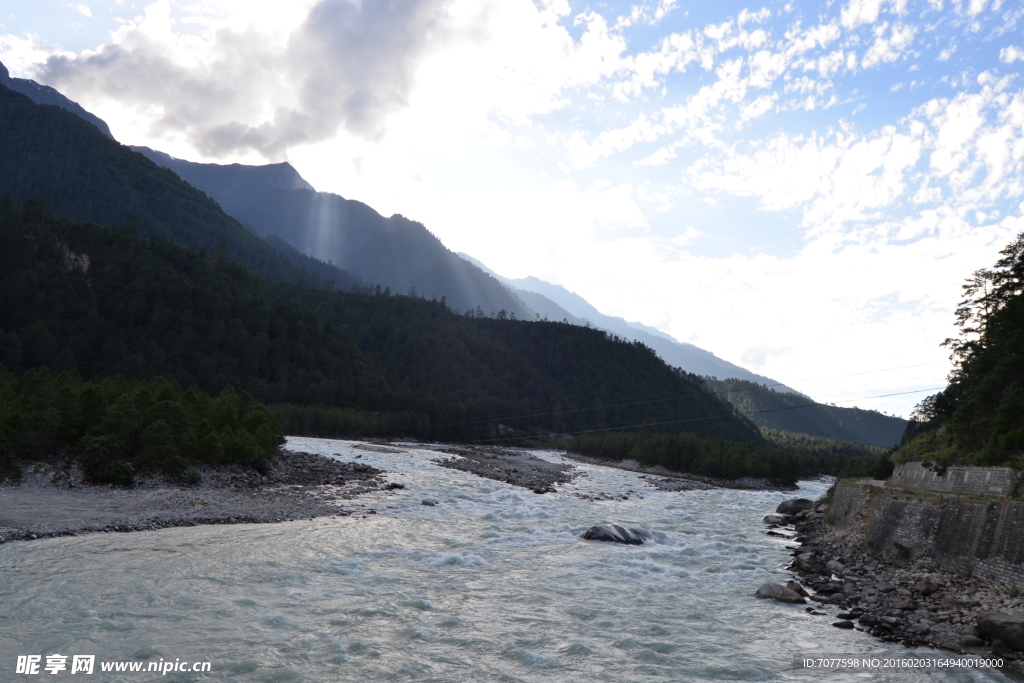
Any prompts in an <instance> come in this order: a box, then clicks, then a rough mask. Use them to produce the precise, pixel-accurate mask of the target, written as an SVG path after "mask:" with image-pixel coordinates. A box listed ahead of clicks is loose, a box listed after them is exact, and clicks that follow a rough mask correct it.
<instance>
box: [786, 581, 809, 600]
mask: <svg viewBox="0 0 1024 683" xmlns="http://www.w3.org/2000/svg"><path fill="white" fill-rule="evenodd" d="M786 588H788V589H789V590H791V591H793V592H794V593H797V594H799V595H802V596H804V597H805V598H807V597H810V595H811V594H810V593H808V592H807V591H806V590H804V587H803V586H801V585H800V584H799V583H797V582H796V581H787V582H786Z"/></svg>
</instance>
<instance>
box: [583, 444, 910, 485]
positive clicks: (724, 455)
mask: <svg viewBox="0 0 1024 683" xmlns="http://www.w3.org/2000/svg"><path fill="white" fill-rule="evenodd" d="M818 446H819V447H820V446H821V444H818ZM850 446H856V444H850ZM569 452H570V453H579V454H580V455H586V456H590V457H594V458H600V459H603V460H612V461H622V460H635V461H637V462H639V463H640V464H641V465H644V466H655V465H660V466H662V467H664V468H665V469H668V470H671V471H674V472H684V473H689V474H699V475H703V476H708V477H716V478H721V479H739V478H741V477H755V478H759V479H767V480H770V481H772V482H775V483H777V484H783V485H789V486H791V485H793V484H795V483H796V482H797V480H798V479H801V478H807V477H812V476H816V475H820V474H827V475H833V476H839V477H865V476H882V477H883V478H885V477H888V476H889V473H891V471H892V464H891V463H890V462H889V461H888V460H887V459H886V458H885V456H884V455H883V454H879V453H864V452H861V453H856V454H855V453H850V452H846V453H842V452H831V453H829V452H827V451H826V450H825V449H821V450H815V449H814V448H810V447H807V446H806V445H805V448H804V449H803V450H802V451H796V450H795V449H789V448H782V447H779V446H777V445H775V444H773V443H772V442H770V441H767V442H765V443H761V444H755V443H741V442H736V441H726V440H722V439H716V438H710V437H699V436H696V435H694V434H686V433H682V434H664V433H657V432H648V431H640V432H608V433H593V434H581V435H580V436H577V437H576V438H575V439H573V441H572V442H571V443H570V444H569Z"/></svg>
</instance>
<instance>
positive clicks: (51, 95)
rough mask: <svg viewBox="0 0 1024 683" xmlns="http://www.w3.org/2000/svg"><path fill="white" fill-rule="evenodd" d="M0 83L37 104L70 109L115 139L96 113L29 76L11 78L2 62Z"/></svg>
mask: <svg viewBox="0 0 1024 683" xmlns="http://www.w3.org/2000/svg"><path fill="white" fill-rule="evenodd" d="M0 85H2V86H4V87H6V88H9V89H10V90H13V91H14V92H17V93H21V94H22V95H25V96H26V97H28V98H29V99H30V100H32V101H33V102H35V103H36V104H52V105H54V106H57V107H60V108H61V109H63V110H65V111H69V112H71V113H72V114H74V115H75V116H78V117H81V118H82V119H85V120H86V121H88V122H89V123H91V124H92V125H94V126H96V128H97V129H99V131H100V132H101V133H103V134H104V135H106V136H107V137H108V138H110V139H111V140H113V139H114V136H113V135H111V133H110V127H109V126H107V122H106V121H104V120H103V119H101V118H100V117H98V116H96V115H95V114H93V113H91V112H88V111H86V110H85V109H84V108H83V107H82V105H80V104H78V102H75V101H73V100H70V99H68V98H67V97H65V96H64V95H62V94H61V93H59V92H58V91H56V90H54V89H53V88H51V87H50V86H48V85H40V84H39V83H36V82H35V81H33V80H29V79H27V78H11V73H10V72H9V71H8V70H7V67H6V66H4V65H3V64H2V63H0Z"/></svg>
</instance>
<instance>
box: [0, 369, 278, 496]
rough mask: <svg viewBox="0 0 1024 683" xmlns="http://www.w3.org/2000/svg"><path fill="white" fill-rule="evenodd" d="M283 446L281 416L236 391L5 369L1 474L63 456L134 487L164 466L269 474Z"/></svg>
mask: <svg viewBox="0 0 1024 683" xmlns="http://www.w3.org/2000/svg"><path fill="white" fill-rule="evenodd" d="M282 443H284V435H283V429H282V423H281V420H280V419H279V418H278V417H277V416H276V415H274V414H273V413H272V412H270V411H269V410H267V408H266V407H264V406H263V405H261V404H260V403H258V402H257V401H256V400H254V399H253V398H252V396H249V395H248V394H246V393H244V392H243V393H238V392H235V391H234V390H233V389H232V388H231V387H227V388H225V389H224V390H223V391H221V393H220V395H219V396H217V397H216V398H211V397H210V396H209V395H208V394H206V393H205V392H203V391H201V390H199V389H197V388H196V387H190V388H188V389H184V390H183V389H182V388H181V387H180V386H179V385H178V384H177V383H176V382H175V381H173V380H171V379H167V378H164V377H156V378H153V379H151V380H132V379H127V378H124V377H110V378H106V379H103V380H100V381H96V382H84V381H83V380H82V378H81V377H80V376H79V375H78V373H77V371H74V370H72V371H64V372H58V371H56V370H53V369H51V368H38V369H34V370H29V371H28V372H24V373H22V374H21V375H18V376H16V375H14V374H13V373H12V372H10V371H9V370H7V369H6V368H4V367H2V366H0V479H2V478H8V477H15V478H17V477H19V476H20V464H21V463H22V462H25V461H29V460H34V459H40V458H47V457H51V456H53V455H54V454H57V453H65V454H69V455H73V456H75V457H77V458H79V459H80V460H81V463H82V467H83V470H84V471H85V473H86V475H88V476H89V477H90V478H92V479H93V480H96V481H99V482H107V483H112V484H118V485H123V486H130V485H131V484H132V483H133V481H134V476H135V473H136V472H138V471H139V470H160V471H163V472H165V473H167V474H170V475H173V476H176V477H179V478H181V479H183V480H185V481H190V482H193V483H194V482H196V481H197V480H198V475H197V473H196V472H195V471H194V470H191V469H190V468H191V467H192V465H194V464H195V463H196V462H202V463H206V464H209V465H228V464H238V465H243V466H249V467H254V468H256V469H257V470H259V471H265V470H266V467H267V463H268V458H269V457H270V455H271V454H272V453H273V452H274V451H275V450H276V449H277V448H278V447H279V446H280V445H281V444H282Z"/></svg>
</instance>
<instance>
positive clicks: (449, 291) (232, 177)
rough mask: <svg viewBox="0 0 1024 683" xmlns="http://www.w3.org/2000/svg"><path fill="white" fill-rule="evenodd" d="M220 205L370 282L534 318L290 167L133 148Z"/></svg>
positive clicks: (422, 235) (395, 226)
mask: <svg viewBox="0 0 1024 683" xmlns="http://www.w3.org/2000/svg"><path fill="white" fill-rule="evenodd" d="M133 149H135V150H136V151H138V152H139V153H140V154H143V155H145V156H146V157H147V158H149V159H150V160H152V161H153V162H154V163H156V164H159V165H161V166H163V167H164V168H167V169H169V170H171V171H174V172H175V173H176V174H177V175H178V176H179V177H181V178H182V179H183V180H185V181H186V182H187V183H189V184H190V185H192V186H193V187H195V188H198V189H200V190H202V191H203V192H205V193H206V194H208V195H210V197H212V198H213V199H215V200H216V201H217V202H218V203H219V204H220V205H221V207H222V208H223V209H224V211H226V212H227V213H228V214H230V215H231V216H233V217H235V218H236V219H238V220H239V221H241V222H242V223H243V224H244V225H246V226H247V227H248V228H249V229H251V230H252V231H253V232H255V233H256V234H258V235H264V236H266V235H274V236H276V237H278V238H280V239H282V240H284V241H285V242H286V243H288V244H290V245H291V246H293V247H294V248H295V249H297V250H298V251H300V252H302V253H304V254H308V255H310V256H313V257H315V258H317V259H320V260H323V261H328V262H330V263H333V264H335V265H337V266H338V267H339V268H343V269H345V270H347V271H350V272H352V273H355V274H357V275H359V276H360V277H361V278H362V279H364V280H365V281H366V282H368V283H371V284H375V285H380V286H381V287H387V288H390V289H391V291H392V292H395V293H402V294H405V293H412V292H415V293H416V294H417V295H418V296H421V297H426V298H437V299H441V298H442V297H443V298H444V300H445V301H446V303H447V304H448V305H449V306H450V307H451V308H453V309H455V310H459V311H467V310H470V309H476V308H478V307H479V309H480V311H482V312H483V313H484V314H485V315H494V314H496V313H498V312H500V311H502V310H504V311H505V312H506V313H507V314H509V315H513V314H514V315H515V316H516V317H517V318H520V319H533V318H534V317H535V316H534V314H533V311H531V310H530V308H529V306H527V305H526V304H525V303H524V302H523V301H522V300H521V299H520V298H518V297H517V296H515V294H513V293H511V292H509V291H508V290H507V289H505V288H504V287H503V286H502V285H501V283H500V282H498V281H497V280H496V279H495V278H493V277H491V276H490V275H488V274H487V273H485V272H483V271H482V270H481V269H480V268H477V267H476V266H474V265H472V264H469V263H467V262H466V261H465V260H463V259H461V258H459V257H458V256H457V255H456V254H454V253H453V252H451V251H449V250H448V249H447V248H446V247H445V246H444V245H443V244H442V243H441V240H439V239H437V237H435V236H434V235H433V233H431V232H430V231H429V230H427V229H426V227H424V226H423V224H421V223H417V222H415V221H411V220H409V219H407V218H405V217H404V216H401V215H398V214H396V215H394V216H391V217H389V218H384V217H383V216H381V215H380V214H379V213H377V212H376V211H374V210H373V209H372V208H370V207H369V206H367V205H366V204H363V203H362V202H358V201H354V200H350V199H345V198H344V197H341V196H339V195H336V194H330V193H327V192H316V191H315V190H314V189H313V187H312V186H311V185H309V183H307V182H306V181H305V180H303V179H302V177H301V176H300V175H299V174H298V173H297V172H296V171H295V169H294V168H292V167H291V166H290V165H289V164H287V163H284V164H271V165H267V166H243V165H241V164H231V165H218V164H200V163H196V162H191V161H184V160H182V159H175V158H174V157H171V156H169V155H167V154H164V153H162V152H156V151H154V150H151V149H149V148H146V147H135V148H133Z"/></svg>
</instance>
